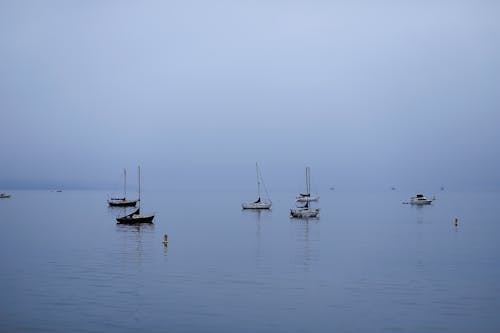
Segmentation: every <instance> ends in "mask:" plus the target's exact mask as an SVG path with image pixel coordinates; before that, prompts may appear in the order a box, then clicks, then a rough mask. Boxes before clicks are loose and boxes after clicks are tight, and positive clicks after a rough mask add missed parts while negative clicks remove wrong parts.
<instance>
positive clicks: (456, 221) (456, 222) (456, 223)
mask: <svg viewBox="0 0 500 333" xmlns="http://www.w3.org/2000/svg"><path fill="white" fill-rule="evenodd" d="M455 227H458V219H457V218H455Z"/></svg>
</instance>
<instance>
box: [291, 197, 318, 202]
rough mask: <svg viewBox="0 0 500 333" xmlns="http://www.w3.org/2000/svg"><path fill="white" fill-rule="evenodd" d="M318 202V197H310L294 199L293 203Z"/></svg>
mask: <svg viewBox="0 0 500 333" xmlns="http://www.w3.org/2000/svg"><path fill="white" fill-rule="evenodd" d="M318 200H319V197H318V196H311V197H306V196H298V197H296V198H295V201H297V202H309V201H318Z"/></svg>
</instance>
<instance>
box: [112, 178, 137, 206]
mask: <svg viewBox="0 0 500 333" xmlns="http://www.w3.org/2000/svg"><path fill="white" fill-rule="evenodd" d="M136 204H137V200H127V169H123V198H111V199H109V200H108V205H109V206H110V207H135V205H136Z"/></svg>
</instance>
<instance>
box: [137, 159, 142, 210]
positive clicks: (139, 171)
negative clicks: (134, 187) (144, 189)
mask: <svg viewBox="0 0 500 333" xmlns="http://www.w3.org/2000/svg"><path fill="white" fill-rule="evenodd" d="M137 174H138V176H139V199H138V201H139V208H140V207H141V166H140V165H138V166H137Z"/></svg>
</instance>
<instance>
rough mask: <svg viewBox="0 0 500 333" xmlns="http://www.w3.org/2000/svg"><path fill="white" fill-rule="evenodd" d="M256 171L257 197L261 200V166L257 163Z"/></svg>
mask: <svg viewBox="0 0 500 333" xmlns="http://www.w3.org/2000/svg"><path fill="white" fill-rule="evenodd" d="M255 171H256V174H257V195H258V198H259V199H260V177H259V165H258V164H257V162H255Z"/></svg>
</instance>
